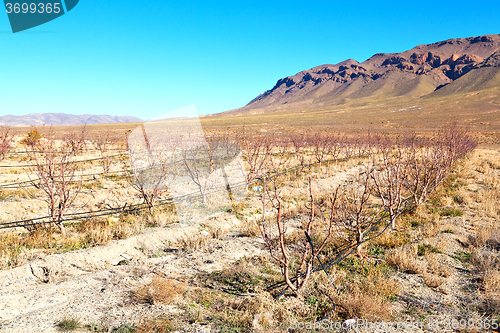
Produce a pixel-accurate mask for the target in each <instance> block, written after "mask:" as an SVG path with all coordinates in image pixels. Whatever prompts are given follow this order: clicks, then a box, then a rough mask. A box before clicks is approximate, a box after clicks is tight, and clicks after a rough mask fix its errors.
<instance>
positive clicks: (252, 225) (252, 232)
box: [241, 221, 260, 237]
mask: <svg viewBox="0 0 500 333" xmlns="http://www.w3.org/2000/svg"><path fill="white" fill-rule="evenodd" d="M241 234H242V235H243V236H245V237H257V236H260V229H259V225H258V224H257V222H255V221H246V222H243V225H242V226H241Z"/></svg>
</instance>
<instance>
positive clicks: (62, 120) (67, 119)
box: [0, 113, 143, 126]
mask: <svg viewBox="0 0 500 333" xmlns="http://www.w3.org/2000/svg"><path fill="white" fill-rule="evenodd" d="M142 121H143V120H141V119H139V118H136V117H128V116H123V117H118V116H108V115H100V116H99V115H92V114H83V115H73V114H66V113H33V114H28V115H25V116H12V115H7V116H2V117H0V125H3V126H4V125H7V126H30V125H33V126H35V125H43V124H45V125H53V126H58V125H84V124H88V125H90V124H107V123H135V122H142Z"/></svg>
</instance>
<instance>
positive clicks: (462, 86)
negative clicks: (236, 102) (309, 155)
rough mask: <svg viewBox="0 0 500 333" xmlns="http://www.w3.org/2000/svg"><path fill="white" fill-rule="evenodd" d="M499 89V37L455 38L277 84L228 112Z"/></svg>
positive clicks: (319, 68) (303, 74)
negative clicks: (240, 106) (242, 105)
mask: <svg viewBox="0 0 500 333" xmlns="http://www.w3.org/2000/svg"><path fill="white" fill-rule="evenodd" d="M498 86H500V35H485V36H478V37H470V38H456V39H448V40H445V41H441V42H437V43H433V44H427V45H419V46H416V47H414V48H413V49H411V50H408V51H404V52H401V53H378V54H375V55H373V56H372V57H371V58H369V59H368V60H366V61H364V62H362V63H359V62H357V61H356V60H353V59H348V60H345V61H343V62H341V63H338V64H325V65H321V66H316V67H314V68H311V69H308V70H304V71H302V72H299V73H297V74H295V75H292V76H288V77H285V78H282V79H280V80H278V82H277V83H276V85H275V86H274V87H273V88H272V89H270V90H268V91H266V92H264V93H262V94H261V95H259V96H257V97H256V98H255V99H253V100H252V101H250V103H248V104H247V105H246V106H244V107H242V108H240V109H236V110H232V111H229V112H235V111H236V112H238V111H247V110H253V109H263V110H264V111H274V110H278V109H283V108H290V107H305V106H307V107H316V106H318V107H324V106H328V105H340V104H343V103H346V102H348V101H352V100H374V99H380V98H394V97H395V98H397V97H402V96H404V97H411V98H429V97H444V96H449V95H452V94H456V93H467V92H473V91H478V90H482V89H488V88H492V87H498Z"/></svg>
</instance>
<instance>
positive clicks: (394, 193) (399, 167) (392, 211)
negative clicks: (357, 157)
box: [371, 138, 409, 230]
mask: <svg viewBox="0 0 500 333" xmlns="http://www.w3.org/2000/svg"><path fill="white" fill-rule="evenodd" d="M372 151H374V152H375V149H373V150H372ZM405 157H406V156H405V153H404V149H403V147H402V146H401V145H398V144H395V143H393V142H392V141H391V140H389V139H388V138H385V140H383V141H381V142H380V143H379V144H378V147H376V153H375V154H374V156H373V165H374V168H373V172H372V173H371V174H372V179H373V183H374V190H375V192H376V193H377V195H378V197H379V198H380V199H381V200H382V204H383V206H384V208H385V209H386V210H387V212H388V214H389V218H390V221H391V226H392V229H393V230H394V229H396V217H397V216H398V215H399V214H400V212H401V209H402V208H403V202H404V201H405V199H406V197H405V195H404V194H405V193H404V191H405V183H406V180H407V178H408V173H409V163H408V161H407V159H406V158H405Z"/></svg>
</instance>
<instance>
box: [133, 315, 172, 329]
mask: <svg viewBox="0 0 500 333" xmlns="http://www.w3.org/2000/svg"><path fill="white" fill-rule="evenodd" d="M175 327H176V326H175V325H174V324H173V323H172V321H171V320H170V319H169V318H167V317H160V318H156V319H152V320H144V321H143V322H142V323H141V324H140V325H139V326H138V327H137V329H136V330H135V331H134V332H135V333H168V332H172V331H173V330H175Z"/></svg>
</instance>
